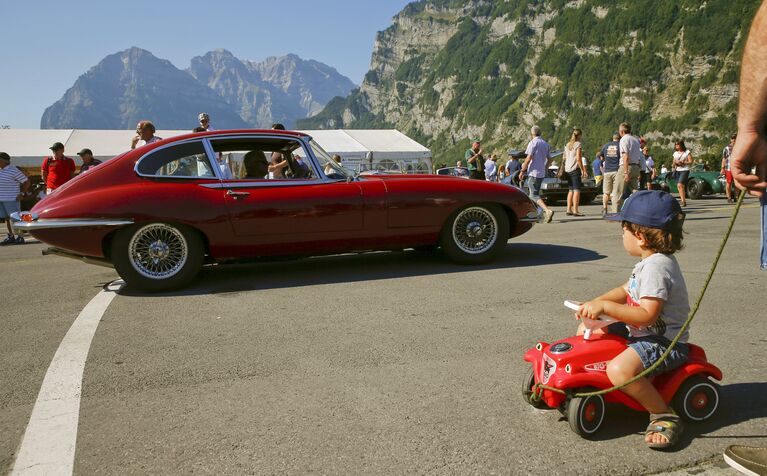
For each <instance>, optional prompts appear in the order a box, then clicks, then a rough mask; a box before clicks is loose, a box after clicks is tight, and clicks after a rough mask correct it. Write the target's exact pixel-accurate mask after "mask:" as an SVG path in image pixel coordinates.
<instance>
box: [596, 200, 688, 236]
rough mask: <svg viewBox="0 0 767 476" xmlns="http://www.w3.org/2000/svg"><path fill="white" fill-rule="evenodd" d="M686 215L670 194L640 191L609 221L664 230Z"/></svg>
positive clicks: (611, 216) (609, 216)
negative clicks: (625, 222)
mask: <svg viewBox="0 0 767 476" xmlns="http://www.w3.org/2000/svg"><path fill="white" fill-rule="evenodd" d="M680 214H681V219H682V220H684V213H683V212H682V207H681V206H679V202H677V201H676V198H674V197H673V196H672V195H671V194H670V193H668V192H662V191H660V190H640V191H638V192H635V193H634V194H632V195H631V196H630V197H629V198H627V199H626V201H625V202H624V203H623V208H622V209H621V212H620V213H616V214H614V215H608V216H606V217H605V219H607V220H614V221H627V222H629V223H634V224H635V225H641V226H646V227H648V228H658V229H661V230H664V229H666V228H667V227H668V225H669V224H670V223H671V222H672V221H674V220H675V219H677V217H679V216H680Z"/></svg>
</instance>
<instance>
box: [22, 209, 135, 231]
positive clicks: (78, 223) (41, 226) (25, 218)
mask: <svg viewBox="0 0 767 476" xmlns="http://www.w3.org/2000/svg"><path fill="white" fill-rule="evenodd" d="M132 224H133V220H129V219H108V218H95V219H94V218H59V219H50V220H47V219H45V218H38V217H37V215H36V214H34V213H30V212H16V213H11V226H12V227H13V229H14V230H21V231H34V230H46V229H52V228H75V227H84V226H87V227H90V226H123V225H132Z"/></svg>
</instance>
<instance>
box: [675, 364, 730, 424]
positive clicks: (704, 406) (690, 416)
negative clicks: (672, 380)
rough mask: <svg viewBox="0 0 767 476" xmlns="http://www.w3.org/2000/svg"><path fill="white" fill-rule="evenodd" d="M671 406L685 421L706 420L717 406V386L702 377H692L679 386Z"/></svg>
mask: <svg viewBox="0 0 767 476" xmlns="http://www.w3.org/2000/svg"><path fill="white" fill-rule="evenodd" d="M672 406H673V407H674V410H676V412H677V414H678V415H679V416H681V417H682V418H684V419H685V420H687V421H692V422H695V421H703V420H706V419H707V418H710V417H711V415H713V414H714V412H716V409H717V407H718V406H719V385H717V384H715V383H714V382H712V381H711V380H709V379H708V378H706V377H704V376H702V375H693V376H692V377H690V378H688V379H687V380H685V381H684V382H683V383H682V385H680V386H679V390H677V391H676V395H674V400H673V403H672Z"/></svg>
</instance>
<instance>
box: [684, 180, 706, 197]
mask: <svg viewBox="0 0 767 476" xmlns="http://www.w3.org/2000/svg"><path fill="white" fill-rule="evenodd" d="M705 187H706V186H705V184H704V183H703V182H702V181H700V180H698V179H691V180H690V181H689V182H687V196H688V197H690V198H692V199H693V200H696V199H698V198H700V197H702V196H703V191H704V189H705Z"/></svg>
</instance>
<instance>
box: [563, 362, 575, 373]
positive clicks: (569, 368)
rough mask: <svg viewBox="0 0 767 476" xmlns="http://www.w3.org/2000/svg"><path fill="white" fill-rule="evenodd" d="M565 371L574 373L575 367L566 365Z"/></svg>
mask: <svg viewBox="0 0 767 476" xmlns="http://www.w3.org/2000/svg"><path fill="white" fill-rule="evenodd" d="M565 372H567V373H569V374H571V373H573V368H572V367H571V366H570V364H567V365H565Z"/></svg>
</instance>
